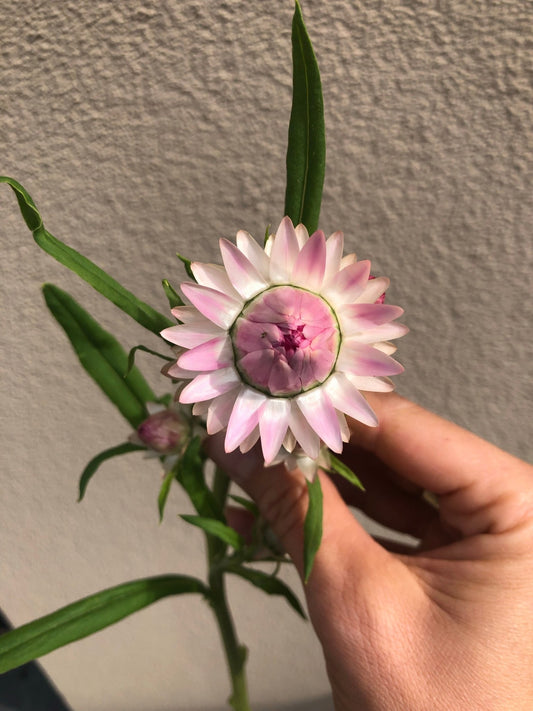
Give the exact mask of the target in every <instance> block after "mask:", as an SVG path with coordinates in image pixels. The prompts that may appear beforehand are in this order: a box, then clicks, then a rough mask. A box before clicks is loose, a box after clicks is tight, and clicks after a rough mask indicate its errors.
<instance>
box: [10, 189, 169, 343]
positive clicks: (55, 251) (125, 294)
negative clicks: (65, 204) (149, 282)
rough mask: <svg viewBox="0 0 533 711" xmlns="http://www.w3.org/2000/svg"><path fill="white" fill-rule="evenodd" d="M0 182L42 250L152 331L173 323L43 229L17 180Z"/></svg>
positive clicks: (157, 332) (159, 330) (35, 211)
mask: <svg viewBox="0 0 533 711" xmlns="http://www.w3.org/2000/svg"><path fill="white" fill-rule="evenodd" d="M0 183H7V184H8V185H10V186H11V188H12V189H13V191H14V193H15V195H16V198H17V201H18V204H19V207H20V211H21V213H22V217H23V218H24V220H25V222H26V225H27V226H28V228H29V229H30V230H31V232H32V233H33V238H34V240H35V241H36V242H37V244H38V245H39V247H41V248H42V249H44V251H45V252H48V254H50V255H51V256H52V257H54V259H57V261H58V262H61V264H63V265H65V266H66V267H68V268H69V269H72V271H73V272H75V273H76V274H78V276H80V277H81V278H82V279H84V280H85V281H86V282H87V283H89V284H90V285H91V286H92V287H93V288H95V289H96V291H99V292H100V294H102V295H103V296H105V297H106V299H109V300H110V301H112V302H113V303H114V304H115V306H118V308H119V309H122V311H124V312H125V313H127V314H128V316H131V317H132V318H133V319H135V321H137V323H140V324H141V326H144V328H147V329H148V330H149V331H152V333H155V334H157V335H159V334H160V332H161V331H162V330H163V329H164V328H168V327H169V326H174V325H175V324H174V322H173V321H171V320H170V319H169V318H167V317H166V316H163V315H162V314H160V313H159V312H158V311H156V310H155V309H153V308H152V307H151V306H149V305H148V304H145V303H144V301H140V300H139V299H138V298H137V297H136V296H134V295H133V294H132V293H131V292H130V291H128V290H127V289H125V288H124V287H123V286H121V285H120V284H119V283H118V282H117V281H115V279H113V278H112V277H110V276H109V275H108V274H106V272H104V270H103V269H100V267H98V266H96V264H94V263H93V262H91V260H90V259H87V258H86V257H84V256H83V255H82V254H80V253H79V252H77V251H76V250H75V249H72V247H68V246H67V245H66V244H64V243H63V242H61V241H60V240H58V239H57V238H56V237H54V236H53V235H51V234H50V232H48V231H47V230H46V229H45V228H44V225H43V221H42V218H41V215H40V214H39V211H38V210H37V208H36V206H35V203H34V202H33V200H32V198H31V196H30V195H29V193H28V192H27V191H26V189H25V188H24V187H23V186H22V185H21V184H20V183H18V182H17V181H16V180H14V179H13V178H8V177H7V176H0Z"/></svg>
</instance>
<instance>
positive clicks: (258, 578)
mask: <svg viewBox="0 0 533 711" xmlns="http://www.w3.org/2000/svg"><path fill="white" fill-rule="evenodd" d="M228 573H234V574H235V575H239V576H240V577H241V578H244V579H245V580H248V581H249V582H250V583H252V585H255V586H256V588H260V589H261V590H263V591H264V592H266V593H267V595H282V596H283V597H284V598H285V599H286V600H287V602H288V603H289V605H290V606H291V607H292V608H294V609H295V610H296V612H297V613H298V614H299V615H300V616H301V617H303V619H304V620H306V619H307V617H306V614H305V612H304V611H303V608H302V606H301V605H300V602H299V600H298V598H297V597H296V595H295V594H294V593H293V592H292V590H291V589H290V588H289V587H288V586H287V585H285V583H284V582H282V581H281V580H280V579H279V578H275V577H274V576H273V575H268V574H267V573H264V572H263V571H261V570H253V569H252V568H244V567H242V566H235V567H234V568H233V567H231V568H228Z"/></svg>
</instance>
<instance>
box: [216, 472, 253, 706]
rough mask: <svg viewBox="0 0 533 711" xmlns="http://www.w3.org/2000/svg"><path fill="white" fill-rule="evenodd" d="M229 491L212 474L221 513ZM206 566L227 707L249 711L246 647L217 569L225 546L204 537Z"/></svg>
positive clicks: (226, 482) (222, 477)
mask: <svg viewBox="0 0 533 711" xmlns="http://www.w3.org/2000/svg"><path fill="white" fill-rule="evenodd" d="M228 489H229V479H228V477H227V476H226V474H224V473H223V472H222V471H220V470H219V469H217V470H216V473H215V479H214V482H213V494H214V495H215V498H216V500H217V503H218V505H219V506H220V508H221V509H222V508H223V506H224V502H225V500H226V496H227V493H228ZM207 553H208V564H209V590H210V604H211V607H212V609H213V612H214V613H215V617H216V619H217V622H218V627H219V630H220V636H221V638H222V644H223V646H224V652H225V655H226V661H227V664H228V668H229V673H230V678H231V687H232V693H231V696H230V698H229V704H230V706H232V708H233V709H235V711H251V708H250V703H249V701H248V688H247V684H246V672H245V664H246V647H244V646H243V645H241V644H239V641H238V639H237V635H236V632H235V625H234V623H233V619H232V616H231V612H230V610H229V606H228V601H227V598H226V588H225V583H224V571H223V570H221V568H220V566H219V565H218V563H219V561H220V559H221V558H222V557H224V555H225V553H226V546H225V544H224V543H223V542H222V541H220V539H218V538H215V537H213V536H209V535H208V536H207Z"/></svg>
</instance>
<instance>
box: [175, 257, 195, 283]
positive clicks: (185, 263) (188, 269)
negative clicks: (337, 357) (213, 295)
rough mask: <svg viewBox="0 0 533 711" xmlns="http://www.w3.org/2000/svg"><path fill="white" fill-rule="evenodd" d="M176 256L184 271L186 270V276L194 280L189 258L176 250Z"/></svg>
mask: <svg viewBox="0 0 533 711" xmlns="http://www.w3.org/2000/svg"><path fill="white" fill-rule="evenodd" d="M176 257H177V258H178V259H179V260H180V261H181V262H182V263H183V266H184V267H185V271H186V272H187V276H188V277H190V278H191V279H192V280H193V281H196V277H195V276H194V274H193V272H192V269H191V260H190V259H187V257H184V256H183V255H182V254H180V253H179V252H176Z"/></svg>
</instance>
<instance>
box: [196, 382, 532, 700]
mask: <svg viewBox="0 0 533 711" xmlns="http://www.w3.org/2000/svg"><path fill="white" fill-rule="evenodd" d="M367 398H368V400H369V402H370V404H371V405H372V407H373V408H374V410H375V411H376V413H377V415H378V418H379V422H380V424H379V426H378V427H377V428H369V427H365V426H364V425H361V424H359V423H357V422H355V421H351V422H350V426H351V430H352V440H351V442H350V444H349V445H347V446H346V447H345V452H344V454H343V459H344V460H345V461H346V462H347V463H348V464H349V465H351V466H352V468H353V469H354V470H355V471H356V472H357V473H358V474H359V475H360V476H361V479H362V480H363V483H364V484H365V487H366V493H364V494H362V493H360V492H358V491H357V490H355V489H354V487H352V486H345V485H344V480H343V484H342V485H339V487H338V488H337V487H336V486H335V484H334V483H333V482H332V480H331V479H330V478H329V477H328V476H327V475H325V474H324V473H320V478H321V483H322V489H323V492H324V536H323V539H322V544H321V546H320V550H319V552H318V554H317V556H316V558H315V564H314V568H313V572H312V574H311V578H310V580H309V582H308V584H307V585H306V586H305V594H306V597H307V604H308V609H309V614H310V617H311V621H312V623H313V626H314V628H315V631H316V634H317V635H318V638H319V640H320V642H321V644H322V648H323V651H324V657H325V660H326V665H327V670H328V675H329V679H330V682H331V686H332V690H333V698H334V703H335V708H336V709H337V711H531V709H533V467H531V466H530V465H528V464H526V463H525V462H522V461H520V460H519V459H516V458H515V457H512V456H511V455H510V454H507V453H505V452H503V451H501V450H499V449H498V448H496V447H495V446H493V445H491V444H489V443H487V442H485V441H483V440H481V439H479V438H478V437H476V436H475V435H473V434H471V433H470V432H467V431H465V430H463V429H461V428H460V427H457V426H456V425H454V424H452V423H450V422H447V421H446V420H443V419H441V418H439V417H437V416H436V415H434V414H432V413H430V412H427V411H425V410H423V409H422V408H420V407H418V406H417V405H414V404H413V403H411V402H409V401H408V400H405V399H403V398H401V397H400V396H399V395H397V394H395V393H387V394H373V393H368V394H367ZM209 449H210V454H211V456H212V457H213V458H215V461H217V462H218V464H219V465H220V466H221V467H223V468H224V469H225V470H226V471H227V472H228V474H229V475H230V476H231V478H232V479H233V480H234V481H235V482H236V483H238V484H239V485H240V486H241V487H242V488H243V489H244V490H245V491H246V492H247V493H248V494H249V495H250V496H251V497H252V498H253V499H254V500H255V501H256V503H257V504H258V506H259V509H260V511H261V513H262V515H263V516H264V517H265V518H266V520H267V521H268V522H269V523H270V525H271V526H272V528H273V530H274V532H275V533H276V534H277V536H278V537H279V539H280V540H281V542H282V544H283V546H284V548H285V550H286V551H287V553H288V554H289V555H290V557H291V558H292V560H293V561H294V563H295V565H296V568H297V569H298V571H299V573H300V575H302V569H303V561H302V545H303V522H304V518H305V513H306V510H307V487H306V483H305V480H304V478H303V476H302V474H301V473H300V472H298V471H295V472H287V470H286V469H285V468H284V467H283V466H277V467H269V468H268V469H264V468H263V467H262V466H261V464H260V456H259V455H258V454H257V453H255V454H253V453H250V454H248V455H244V456H243V455H241V454H239V453H232V454H230V455H227V454H223V453H222V451H221V446H220V438H219V440H218V442H217V438H212V441H211V443H210V444H209ZM424 490H428V491H430V492H433V493H434V494H435V495H436V496H437V497H438V501H439V505H440V507H439V510H437V509H436V508H435V507H434V506H431V505H430V504H429V503H428V502H427V501H426V500H425V499H423V498H422V492H423V491H424ZM343 497H344V498H343ZM347 503H348V504H350V505H355V506H357V507H359V508H361V509H363V510H365V511H366V513H367V514H368V515H370V516H371V517H372V518H374V519H375V520H377V521H379V522H381V523H383V524H385V525H387V526H389V527H390V528H394V529H395V530H397V531H401V532H404V533H409V534H411V535H413V536H415V537H416V538H418V539H420V546H419V547H418V548H416V549H402V548H401V547H400V546H394V545H393V546H392V547H391V550H387V549H386V547H384V546H383V545H382V544H381V543H380V542H377V541H375V540H374V539H373V538H372V537H371V536H370V535H369V534H368V533H367V532H366V531H365V530H364V529H363V528H362V527H361V526H360V525H359V523H357V521H356V520H355V519H354V517H353V515H352V514H351V512H350V510H349V508H348V506H347V505H346V504H347Z"/></svg>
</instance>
